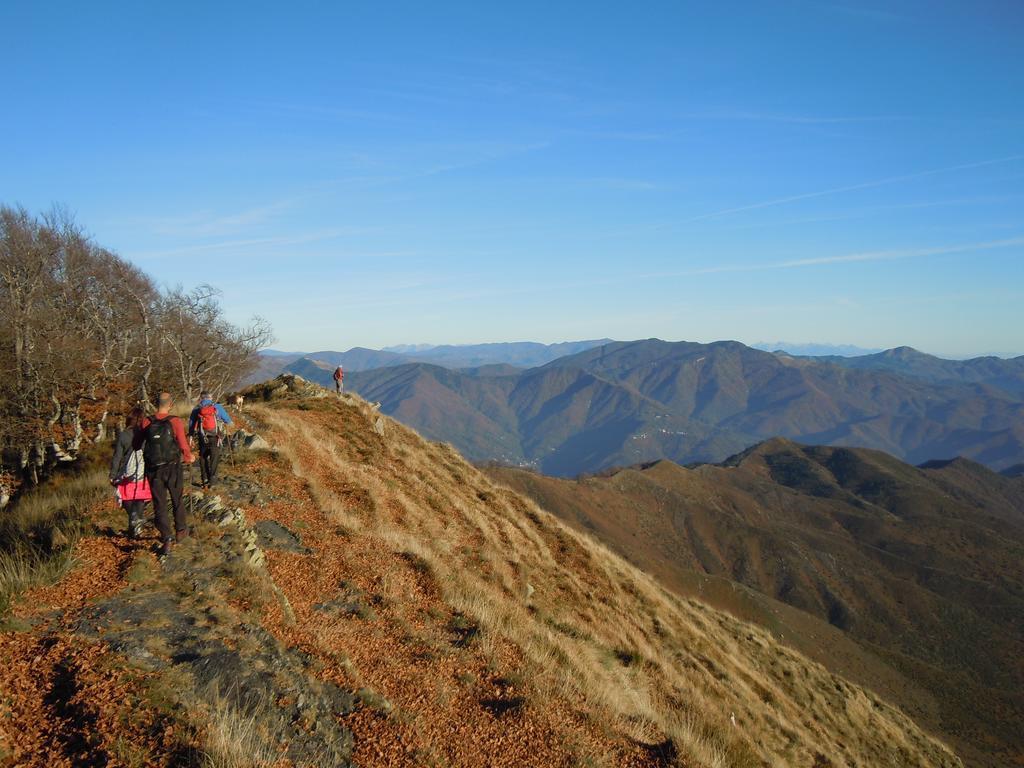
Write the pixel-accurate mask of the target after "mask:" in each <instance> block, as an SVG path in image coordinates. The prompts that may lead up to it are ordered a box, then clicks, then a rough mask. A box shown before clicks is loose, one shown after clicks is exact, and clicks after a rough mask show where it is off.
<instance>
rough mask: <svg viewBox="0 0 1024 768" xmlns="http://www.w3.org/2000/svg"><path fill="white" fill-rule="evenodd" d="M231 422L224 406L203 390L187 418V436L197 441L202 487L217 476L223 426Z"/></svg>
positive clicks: (211, 482) (205, 486)
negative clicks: (197, 402) (197, 403)
mask: <svg viewBox="0 0 1024 768" xmlns="http://www.w3.org/2000/svg"><path fill="white" fill-rule="evenodd" d="M231 423H232V422H231V417H230V416H228V412H227V411H226V410H225V409H224V406H222V405H221V404H220V403H217V402H214V400H213V398H212V397H211V396H210V393H209V392H203V393H202V395H201V396H200V398H199V405H197V406H196V407H195V408H193V409H192V415H191V416H189V419H188V436H189V437H190V438H195V439H196V440H197V441H198V443H199V457H200V462H199V470H200V475H201V480H202V485H203V488H209V487H210V486H211V485H213V482H214V480H216V478H217V467H218V466H219V465H220V447H221V444H222V443H223V442H224V426H226V425H229V424H231Z"/></svg>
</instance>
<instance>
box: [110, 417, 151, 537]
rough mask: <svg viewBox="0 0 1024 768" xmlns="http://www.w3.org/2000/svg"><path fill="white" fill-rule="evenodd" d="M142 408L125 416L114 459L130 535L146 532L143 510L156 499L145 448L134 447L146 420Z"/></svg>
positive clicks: (115, 479) (115, 482)
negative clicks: (147, 469)
mask: <svg viewBox="0 0 1024 768" xmlns="http://www.w3.org/2000/svg"><path fill="white" fill-rule="evenodd" d="M142 416H143V412H142V409H141V408H134V409H133V410H132V412H131V413H130V414H128V418H127V419H125V425H124V429H122V430H121V431H120V432H119V433H118V435H117V442H116V443H114V455H113V456H112V457H111V459H110V482H111V483H112V484H113V485H114V487H115V488H116V489H117V500H118V501H119V502H120V503H121V506H122V508H124V510H125V512H127V513H128V531H127V533H128V538H130V539H137V538H139V535H140V534H141V533H142V526H143V510H144V509H145V508H146V502H147V501H149V500H150V499H152V498H153V494H152V492H151V491H150V488H149V480H148V479H147V478H146V461H145V459H144V458H143V453H142V451H141V450H136V449H135V448H134V447H133V443H134V442H135V430H136V429H137V428H138V426H139V422H140V421H142Z"/></svg>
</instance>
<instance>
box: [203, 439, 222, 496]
mask: <svg viewBox="0 0 1024 768" xmlns="http://www.w3.org/2000/svg"><path fill="white" fill-rule="evenodd" d="M218 443H219V441H218V440H217V438H216V437H208V438H203V437H200V438H199V457H200V459H201V461H200V462H199V474H200V475H202V480H203V484H204V485H206V484H208V483H212V482H213V481H214V480H215V479H216V477H217V467H219V466H220V445H219V444H218Z"/></svg>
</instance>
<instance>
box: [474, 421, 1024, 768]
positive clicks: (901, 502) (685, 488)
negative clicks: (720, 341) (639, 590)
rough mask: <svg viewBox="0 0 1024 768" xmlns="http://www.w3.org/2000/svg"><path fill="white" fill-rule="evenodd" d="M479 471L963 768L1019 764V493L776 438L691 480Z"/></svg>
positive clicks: (951, 467) (672, 468)
mask: <svg viewBox="0 0 1024 768" xmlns="http://www.w3.org/2000/svg"><path fill="white" fill-rule="evenodd" d="M488 471H489V473H490V474H491V475H492V477H494V478H495V479H497V480H499V481H501V482H503V483H504V484H506V485H508V486H510V487H511V488H513V489H514V490H517V491H519V492H522V493H525V494H527V495H529V496H532V497H533V498H534V500H536V501H537V502H538V503H539V504H540V505H541V506H542V507H544V508H545V509H546V510H548V511H549V512H553V513H555V514H556V515H558V516H560V517H562V518H563V519H565V520H567V521H569V522H570V523H572V524H573V525H575V526H577V527H579V528H580V529H582V530H585V531H587V532H588V533H591V534H593V535H595V536H597V537H598V538H599V539H601V540H603V541H604V542H605V543H607V544H608V545H609V546H610V547H611V548H612V549H614V550H616V551H617V552H618V553H619V554H621V555H624V556H625V557H626V558H627V559H629V560H631V561H632V562H634V563H635V564H637V565H639V566H640V567H641V568H643V569H644V570H646V571H648V572H650V573H652V574H654V575H655V576H657V577H658V578H659V579H660V580H661V581H662V582H663V583H664V584H665V585H666V586H668V587H669V588H671V589H673V590H675V591H677V592H680V593H682V594H684V595H688V596H694V597H698V598H699V599H701V600H704V601H707V602H710V603H712V604H713V605H716V606H717V607H720V608H725V609H727V610H729V611H731V612H732V613H734V614H736V615H738V616H740V617H742V618H745V619H748V620H753V621H755V622H758V623H761V624H763V625H764V626H766V627H768V628H770V629H771V630H772V631H773V632H774V633H775V634H776V635H777V636H781V637H783V638H784V639H785V640H786V642H789V643H791V644H793V645H794V646H795V647H797V648H798V649H800V650H801V651H803V652H804V653H806V654H808V655H809V656H811V657H812V658H814V659H816V660H817V661H819V662H821V663H822V664H824V665H825V666H827V667H829V668H830V669H831V670H832V671H834V672H837V673H839V674H842V675H844V676H846V677H849V678H851V679H853V680H855V681H857V682H859V683H861V684H864V685H867V686H869V687H872V688H875V689H876V690H878V691H879V692H881V693H883V695H885V696H887V697H889V698H891V699H893V700H894V701H896V702H897V703H899V704H900V705H901V706H902V707H903V708H904V709H906V710H907V711H908V712H910V713H911V714H912V715H913V716H914V717H915V719H917V720H918V721H919V722H922V723H924V724H926V725H927V726H929V727H930V728H931V729H933V730H935V731H938V732H939V733H941V734H943V736H945V737H946V738H948V739H949V740H951V741H952V742H953V743H954V744H955V745H956V747H957V751H958V752H960V753H961V754H962V755H963V756H964V757H965V762H966V764H967V765H969V766H991V768H996V766H1009V765H1021V764H1022V763H1021V759H1022V755H1024V693H1022V691H1024V480H1022V479H1009V478H1006V477H1001V476H1000V475H997V474H995V473H993V472H991V471H990V470H988V469H986V468H985V467H983V466H980V465H978V464H975V463H974V462H971V461H967V460H964V459H956V460H953V461H946V462H929V463H928V464H925V465H924V466H923V467H920V468H917V467H912V466H908V465H907V464H904V463H902V462H900V461H898V460H896V459H894V458H893V457H891V456H889V455H887V454H885V453H881V452H876V451H869V450H864V449H847V448H831V447H811V446H804V445H798V444H796V443H793V442H790V441H788V440H782V439H774V440H771V441H768V442H765V443H762V444H759V445H757V446H756V447H754V448H751V449H748V450H747V451H745V452H743V453H741V454H739V455H737V456H735V457H732V458H731V459H729V460H728V461H727V462H725V463H724V464H721V465H701V466H697V467H694V468H691V469H686V468H683V467H681V466H679V465H677V464H673V463H672V462H668V461H662V462H658V463H655V464H653V465H650V466H646V467H643V468H635V469H629V470H623V471H618V472H615V473H609V474H607V475H606V476H599V477H588V478H584V479H581V480H578V481H576V480H572V481H569V480H561V479H557V478H551V477H545V476H543V475H538V474H536V473H533V472H526V471H523V470H520V469H513V468H499V467H494V468H491V469H490V470H488ZM837 630H838V631H837Z"/></svg>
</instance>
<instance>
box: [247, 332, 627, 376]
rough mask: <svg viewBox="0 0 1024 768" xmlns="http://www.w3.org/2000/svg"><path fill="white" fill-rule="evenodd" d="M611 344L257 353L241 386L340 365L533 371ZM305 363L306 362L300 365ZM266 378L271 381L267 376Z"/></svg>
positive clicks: (502, 344)
mask: <svg viewBox="0 0 1024 768" xmlns="http://www.w3.org/2000/svg"><path fill="white" fill-rule="evenodd" d="M610 341H611V340H610V339H594V340H591V341H566V342H560V343H557V344H540V343H537V342H533V341H517V342H499V343H493V344H464V345H463V344H442V345H437V346H432V345H430V344H404V345H399V346H396V347H387V348H385V349H367V348H366V347H353V348H352V349H350V350H348V351H347V352H333V351H329V350H325V351H322V352H308V353H306V352H279V351H277V350H272V349H268V350H264V351H263V352H261V353H260V356H261V361H260V366H259V368H258V369H257V370H256V371H255V372H254V373H253V374H252V375H250V376H248V377H247V378H246V379H245V381H244V382H243V383H244V384H254V383H256V382H260V381H264V380H266V379H267V378H272V377H274V376H277V375H278V374H280V373H285V372H287V373H297V374H299V375H300V376H305V374H304V373H303V370H306V371H311V370H312V368H313V367H319V368H323V367H324V366H325V365H326V366H329V367H330V368H331V370H332V371H333V369H334V368H336V367H337V366H338V365H339V364H341V365H342V366H344V368H345V371H346V372H352V373H354V372H356V371H368V370H371V369H373V368H387V367H390V366H395V365H405V364H407V363H413V362H423V363H431V364H433V365H440V366H442V367H444V368H480V367H482V366H488V365H507V366H514V367H516V368H533V367H535V366H538V365H544V364H545V363H549V362H551V361H552V360H556V359H558V358H559V357H563V356H565V355H571V354H575V353H577V352H582V351H584V350H587V349H590V348H592V347H596V346H599V345H601V344H607V343H609V342H610ZM303 361H304V362H303ZM268 373H269V375H268Z"/></svg>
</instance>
